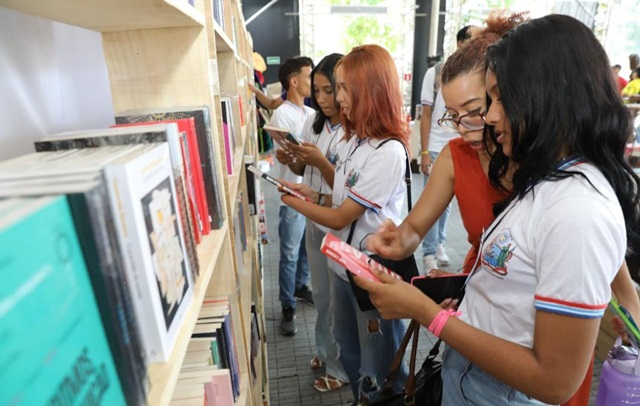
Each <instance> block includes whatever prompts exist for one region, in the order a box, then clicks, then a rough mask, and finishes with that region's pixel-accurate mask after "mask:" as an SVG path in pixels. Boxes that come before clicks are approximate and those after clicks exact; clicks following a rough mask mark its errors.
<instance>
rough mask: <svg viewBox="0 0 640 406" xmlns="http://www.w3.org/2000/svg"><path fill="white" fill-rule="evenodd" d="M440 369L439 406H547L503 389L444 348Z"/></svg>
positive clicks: (477, 369)
mask: <svg viewBox="0 0 640 406" xmlns="http://www.w3.org/2000/svg"><path fill="white" fill-rule="evenodd" d="M442 365H443V366H442V382H443V389H442V406H466V405H478V406H487V405H491V406H524V405H536V406H537V405H547V403H543V402H540V401H539V400H536V399H533V398H531V397H529V396H527V395H525V394H524V393H522V392H519V391H517V390H515V389H513V388H512V387H510V386H507V385H506V384H504V383H503V382H502V381H499V380H498V379H496V378H494V377H493V376H491V375H489V374H487V373H486V372H484V371H483V370H481V369H480V368H478V367H477V366H475V365H473V364H472V363H471V362H469V361H468V360H467V359H466V358H464V357H463V356H462V355H460V354H458V352H457V351H456V350H454V349H452V348H450V347H448V346H447V347H446V348H445V350H444V354H443V355H442Z"/></svg>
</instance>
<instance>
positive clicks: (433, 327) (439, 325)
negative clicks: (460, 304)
mask: <svg viewBox="0 0 640 406" xmlns="http://www.w3.org/2000/svg"><path fill="white" fill-rule="evenodd" d="M461 314H462V313H461V312H459V311H455V310H453V309H448V310H440V312H439V313H438V314H436V317H434V318H433V320H432V321H431V324H429V327H428V328H427V329H428V330H429V331H431V332H432V333H433V335H435V336H436V337H440V333H441V332H442V329H443V328H444V325H445V324H446V323H447V320H449V317H458V316H460V315H461Z"/></svg>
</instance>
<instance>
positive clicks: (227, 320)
mask: <svg viewBox="0 0 640 406" xmlns="http://www.w3.org/2000/svg"><path fill="white" fill-rule="evenodd" d="M212 306H215V307H216V308H217V310H216V313H215V314H216V315H217V317H218V318H219V321H217V322H215V323H205V324H196V326H195V328H194V333H193V335H192V340H193V339H205V338H206V339H212V338H215V342H216V344H217V345H218V353H219V358H220V362H219V363H217V365H218V367H219V368H221V369H229V371H230V372H231V385H232V387H233V396H234V399H237V397H238V396H240V364H239V360H238V350H237V348H236V342H235V337H234V335H235V333H234V332H233V331H234V330H233V320H232V317H231V309H230V307H229V301H228V298H226V299H225V298H208V299H207V298H205V300H204V302H203V309H202V310H201V312H202V311H203V310H204V309H205V308H207V307H212ZM196 330H197V332H196Z"/></svg>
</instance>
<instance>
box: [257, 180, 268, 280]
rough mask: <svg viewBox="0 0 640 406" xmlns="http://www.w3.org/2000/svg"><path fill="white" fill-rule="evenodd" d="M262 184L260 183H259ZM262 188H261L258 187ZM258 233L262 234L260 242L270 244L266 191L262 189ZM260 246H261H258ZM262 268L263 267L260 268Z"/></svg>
mask: <svg viewBox="0 0 640 406" xmlns="http://www.w3.org/2000/svg"><path fill="white" fill-rule="evenodd" d="M258 186H260V185H258ZM258 190H260V189H258ZM258 196H259V199H258V233H259V234H260V242H261V243H262V244H263V245H264V244H269V231H268V228H267V207H266V204H265V202H264V193H262V190H260V191H259V193H258ZM258 247H260V246H258ZM260 269H262V268H260Z"/></svg>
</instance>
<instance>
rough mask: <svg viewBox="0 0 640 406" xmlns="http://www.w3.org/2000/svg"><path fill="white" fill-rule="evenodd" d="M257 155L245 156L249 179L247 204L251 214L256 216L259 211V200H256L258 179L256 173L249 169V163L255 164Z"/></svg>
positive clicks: (246, 172)
mask: <svg viewBox="0 0 640 406" xmlns="http://www.w3.org/2000/svg"><path fill="white" fill-rule="evenodd" d="M255 161H256V160H255V157H254V156H253V155H245V156H244V166H245V171H244V172H245V176H246V178H247V179H246V180H247V206H248V208H249V215H250V216H255V215H256V214H257V213H258V202H257V200H256V188H257V183H258V182H257V179H256V176H255V173H253V172H251V171H250V170H249V169H248V166H249V165H255Z"/></svg>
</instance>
